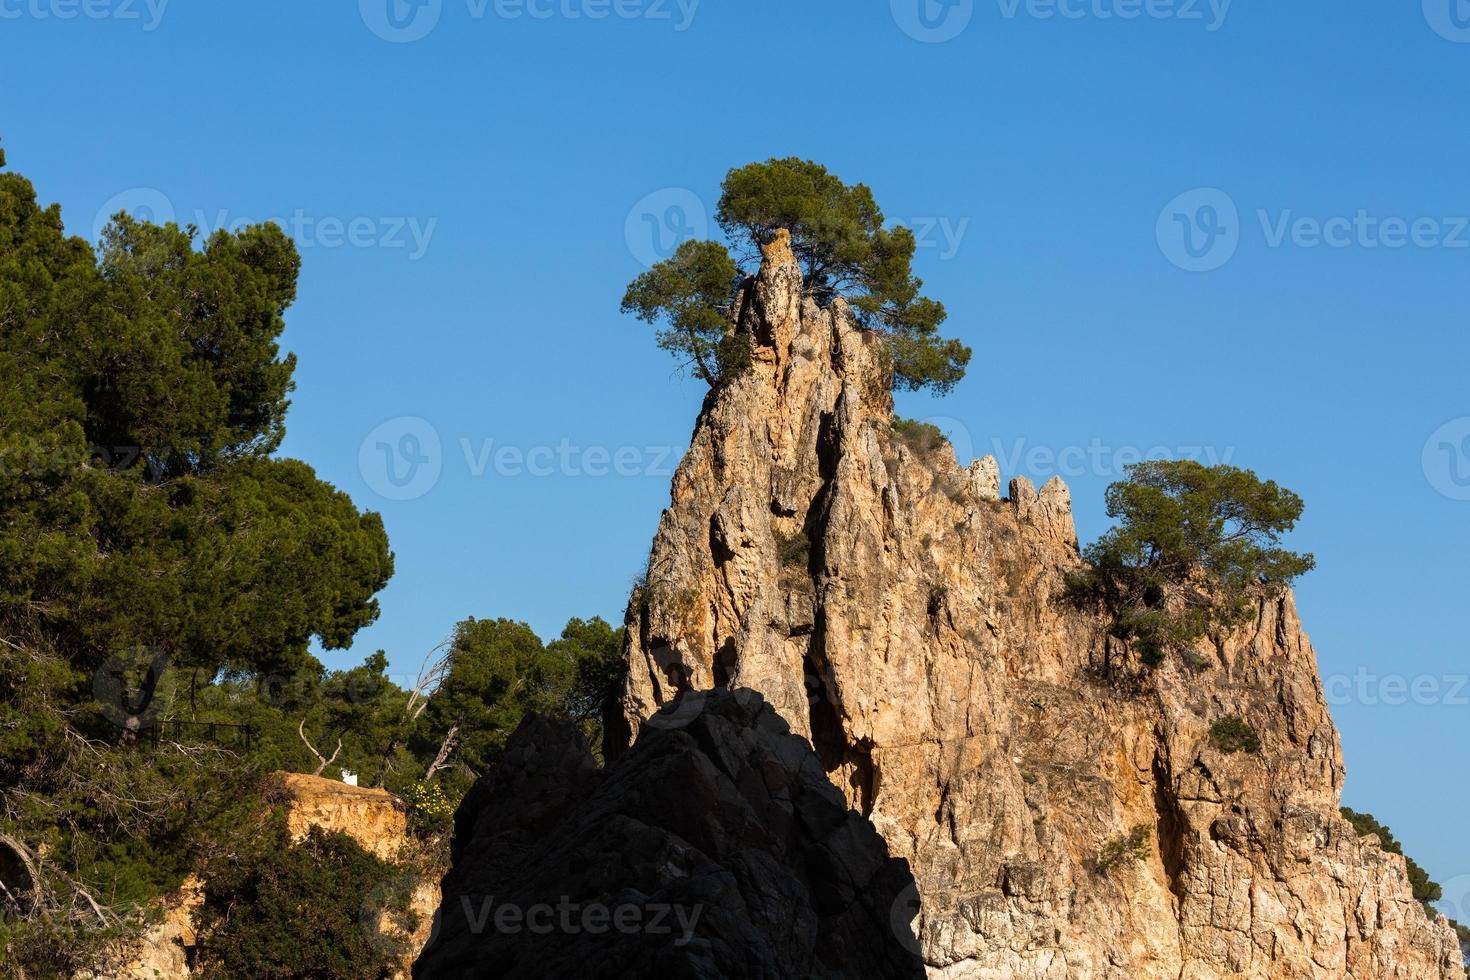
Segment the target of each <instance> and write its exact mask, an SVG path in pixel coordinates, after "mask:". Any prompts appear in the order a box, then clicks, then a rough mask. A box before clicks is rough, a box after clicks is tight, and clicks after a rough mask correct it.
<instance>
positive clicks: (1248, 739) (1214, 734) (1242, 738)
mask: <svg viewBox="0 0 1470 980" xmlns="http://www.w3.org/2000/svg"><path fill="white" fill-rule="evenodd" d="M1210 744H1212V745H1214V746H1215V748H1217V749H1219V750H1220V751H1221V752H1224V753H1225V754H1226V755H1234V754H1235V753H1237V752H1245V753H1251V754H1253V753H1256V752H1259V751H1261V736H1260V735H1258V734H1257V733H1256V730H1255V729H1254V728H1252V727H1251V726H1250V724H1249V723H1247V722H1246V720H1245V719H1244V718H1241V717H1240V716H1238V715H1226V716H1225V717H1224V718H1221V719H1219V720H1217V721H1216V722H1215V723H1214V724H1213V725H1211V726H1210Z"/></svg>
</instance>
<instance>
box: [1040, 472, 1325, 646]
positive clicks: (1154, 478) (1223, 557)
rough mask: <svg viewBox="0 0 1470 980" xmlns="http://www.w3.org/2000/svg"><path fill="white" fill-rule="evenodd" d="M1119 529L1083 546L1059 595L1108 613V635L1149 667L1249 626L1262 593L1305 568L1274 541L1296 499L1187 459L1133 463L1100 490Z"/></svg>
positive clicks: (1294, 515)
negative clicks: (1215, 632) (1079, 562)
mask: <svg viewBox="0 0 1470 980" xmlns="http://www.w3.org/2000/svg"><path fill="white" fill-rule="evenodd" d="M1107 504H1108V516H1109V517H1112V518H1115V519H1117V520H1118V522H1119V523H1118V526H1117V527H1115V528H1113V529H1112V530H1110V531H1108V532H1107V533H1106V534H1104V535H1103V536H1102V537H1101V538H1100V539H1098V540H1097V541H1095V542H1094V543H1092V544H1090V545H1088V546H1087V548H1086V549H1084V552H1083V557H1084V558H1085V559H1086V560H1087V563H1088V567H1087V568H1086V569H1084V570H1082V571H1078V572H1075V573H1073V574H1072V575H1071V576H1069V578H1068V581H1067V590H1068V595H1069V597H1070V598H1071V600H1072V601H1073V602H1075V603H1076V604H1078V605H1080V606H1083V607H1090V608H1099V609H1102V610H1104V611H1106V612H1107V613H1108V614H1109V615H1110V617H1111V620H1112V622H1111V627H1110V629H1111V632H1112V634H1113V636H1115V637H1117V638H1118V639H1120V640H1124V641H1128V642H1131V643H1132V644H1133V646H1134V647H1135V648H1136V649H1137V650H1138V652H1139V655H1140V657H1141V658H1142V659H1143V661H1144V662H1145V663H1146V664H1149V665H1157V664H1159V663H1160V662H1161V661H1162V660H1163V658H1164V656H1165V655H1166V654H1168V653H1170V652H1174V651H1182V650H1186V649H1188V648H1189V647H1190V646H1191V645H1192V644H1194V643H1195V642H1196V641H1197V640H1199V639H1201V638H1202V637H1204V636H1205V635H1206V634H1207V633H1209V632H1210V631H1211V630H1212V629H1216V628H1230V627H1233V626H1238V625H1240V624H1242V623H1245V622H1248V621H1249V620H1250V619H1251V618H1252V617H1253V616H1254V615H1255V605H1256V602H1257V601H1258V600H1259V599H1260V597H1261V596H1262V595H1263V594H1264V592H1265V591H1266V590H1268V589H1270V588H1273V587H1279V586H1282V585H1286V584H1289V583H1290V582H1292V581H1293V580H1295V579H1296V578H1298V577H1299V576H1301V575H1303V574H1305V573H1306V572H1308V571H1310V570H1311V569H1312V567H1313V565H1314V564H1315V562H1314V559H1313V558H1312V556H1311V555H1306V554H1298V553H1296V552H1293V551H1288V550H1286V549H1285V548H1281V547H1278V542H1279V541H1280V539H1281V537H1282V535H1284V534H1286V533H1287V532H1289V531H1290V530H1292V528H1294V527H1295V526H1296V521H1297V519H1298V518H1299V517H1300V516H1301V512H1302V501H1301V498H1300V497H1298V496H1297V495H1296V494H1294V493H1292V492H1291V491H1290V490H1286V489H1284V488H1282V487H1279V486H1277V485H1276V484H1275V483H1274V482H1272V481H1269V480H1261V479H1260V478H1258V477H1257V476H1256V475H1255V474H1254V473H1252V472H1251V471H1249V470H1243V469H1238V468H1236V467H1233V466H1212V467H1207V466H1204V465H1202V464H1200V463H1197V462H1194V461H1192V460H1178V461H1157V462H1147V463H1139V464H1137V465H1135V466H1132V467H1130V468H1129V470H1128V479H1126V480H1123V481H1120V482H1118V483H1114V484H1113V485H1112V486H1111V487H1109V488H1108V495H1107Z"/></svg>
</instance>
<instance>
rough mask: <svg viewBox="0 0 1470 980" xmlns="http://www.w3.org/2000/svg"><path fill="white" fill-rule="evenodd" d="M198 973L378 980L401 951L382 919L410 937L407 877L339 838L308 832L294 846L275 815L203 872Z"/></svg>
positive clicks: (214, 977)
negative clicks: (242, 844) (384, 916)
mask: <svg viewBox="0 0 1470 980" xmlns="http://www.w3.org/2000/svg"><path fill="white" fill-rule="evenodd" d="M202 877H203V878H204V881H205V886H204V904H203V905H202V906H201V907H200V908H199V910H198V911H197V912H196V913H195V922H196V924H197V925H198V927H199V946H198V950H199V967H200V969H199V973H200V976H202V977H204V978H206V980H225V978H233V977H258V978H274V980H287V978H294V977H317V978H321V980H380V978H384V977H388V976H391V975H392V974H393V972H394V970H395V969H396V968H397V966H398V964H399V963H400V962H401V958H402V957H403V955H404V954H405V952H406V944H405V943H404V942H403V940H402V939H400V938H398V937H396V936H394V935H391V934H389V933H386V932H384V931H382V930H381V929H380V922H379V919H378V916H379V913H380V912H387V913H388V914H389V916H390V918H391V919H392V920H393V924H394V925H396V926H398V927H399V928H401V929H403V930H404V931H409V930H411V929H412V926H413V922H412V918H413V914H412V913H411V912H410V911H409V910H408V900H409V894H408V893H409V888H410V882H411V880H412V879H411V877H410V876H408V875H406V874H404V873H403V872H402V871H401V870H400V869H399V868H397V867H395V866H394V865H392V864H389V863H388V862H386V861H383V860H381V859H379V858H378V857H376V856H374V855H373V854H370V853H369V852H368V851H366V850H364V849H363V847H362V845H360V844H358V843H357V841H355V840H353V839H352V838H351V837H349V836H347V835H346V834H343V833H340V832H335V831H332V832H328V831H323V830H321V829H320V828H317V827H313V828H312V829H311V830H310V831H309V832H308V833H307V835H306V837H304V838H303V839H302V840H301V841H299V842H297V843H292V841H291V836H290V834H289V833H288V832H287V830H286V821H285V817H284V815H283V814H282V813H281V812H280V811H277V812H276V813H274V814H273V815H272V816H271V817H270V818H269V819H268V820H267V821H265V822H264V824H263V825H262V826H261V827H260V828H259V829H258V832H257V833H256V834H255V835H254V836H253V838H252V839H251V840H250V841H248V842H247V846H246V847H245V848H244V849H243V850H242V851H241V852H236V853H232V854H228V855H221V856H220V858H219V859H217V860H215V861H213V862H211V863H210V865H209V866H208V867H206V869H205V871H204V873H203V875H202Z"/></svg>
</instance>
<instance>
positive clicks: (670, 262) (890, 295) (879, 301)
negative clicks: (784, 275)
mask: <svg viewBox="0 0 1470 980" xmlns="http://www.w3.org/2000/svg"><path fill="white" fill-rule="evenodd" d="M715 217H716V220H717V221H718V222H719V225H720V227H721V229H722V230H723V231H724V232H725V235H726V237H727V238H728V240H729V241H730V242H731V243H732V244H733V246H734V247H735V249H736V251H737V253H738V254H739V260H738V261H737V259H736V258H734V257H732V256H731V255H730V252H729V251H728V250H727V249H726V248H725V247H724V246H723V245H720V244H717V243H715V242H699V241H688V242H685V243H683V244H682V245H681V246H680V247H679V248H678V250H677V251H676V252H675V253H674V255H673V256H672V257H671V258H669V259H667V260H665V261H663V262H660V263H658V264H657V265H655V266H654V267H653V268H652V269H650V270H649V271H648V272H645V273H644V274H643V275H641V276H639V277H638V278H637V279H635V280H634V281H633V282H632V283H631V284H630V285H629V287H628V290H627V293H626V294H625V295H624V297H623V311H624V312H625V313H635V314H637V316H638V317H639V318H640V319H642V320H646V321H648V322H649V323H657V322H659V321H664V322H665V323H667V325H668V326H667V328H666V329H663V330H661V331H660V332H659V333H658V335H657V337H658V344H659V346H660V347H663V348H664V349H665V350H668V351H671V352H673V353H675V354H676V355H679V356H681V357H683V358H684V359H685V360H686V362H687V363H689V364H690V365H691V366H692V368H693V371H694V374H695V375H696V376H697V377H699V378H701V379H703V380H705V381H707V382H709V383H710V384H711V385H714V384H717V383H718V382H719V381H720V380H721V379H725V378H729V377H731V376H733V374H734V373H737V372H738V371H739V370H742V369H743V368H744V366H745V365H746V364H747V363H748V360H749V346H748V339H747V338H736V337H734V336H733V334H732V333H731V327H730V322H731V321H730V304H731V302H732V300H733V299H734V296H735V290H736V286H737V284H738V280H739V278H740V276H741V275H745V274H749V273H751V272H754V271H755V270H756V268H757V267H758V266H759V262H760V255H761V249H763V248H765V247H766V246H768V245H770V244H771V243H772V242H773V241H775V239H776V236H777V234H778V233H779V232H780V231H782V230H783V229H784V230H786V231H789V232H790V233H791V248H792V251H793V253H794V254H795V256H796V259H797V262H798V263H799V264H800V265H801V271H802V277H803V281H804V283H805V289H806V292H807V294H808V295H810V296H813V297H814V298H816V299H817V300H818V301H820V302H828V301H830V300H832V299H833V298H835V297H837V296H842V297H845V298H846V299H847V300H848V302H849V303H850V304H851V306H852V310H853V313H854V315H855V316H856V317H857V318H858V321H859V322H860V323H861V324H862V325H863V326H864V327H866V328H868V329H871V330H876V331H879V332H881V333H882V334H883V335H884V336H885V337H886V338H887V340H888V352H889V356H890V365H891V368H892V377H893V383H894V385H895V386H896V387H898V388H904V389H909V390H917V389H920V388H928V389H931V390H933V391H936V392H938V393H940V394H945V393H947V392H949V391H950V389H952V388H953V387H954V386H955V385H956V384H957V383H958V382H959V381H960V379H961V378H963V377H964V376H965V367H966V365H968V364H969V361H970V348H968V347H966V346H965V345H964V344H962V343H960V342H959V341H958V340H952V339H946V338H944V337H941V336H940V335H939V327H940V325H941V324H943V323H944V321H945V318H946V313H945V310H944V305H943V304H942V303H939V302H937V301H936V300H933V299H930V298H928V297H926V296H924V295H922V294H921V292H920V290H922V289H923V286H924V283H923V281H922V280H920V279H917V278H915V277H914V274H913V258H914V251H915V248H916V247H917V242H916V240H915V238H914V234H913V232H912V231H910V230H909V229H908V228H905V227H903V226H901V225H900V226H896V227H894V228H891V229H890V228H885V227H884V219H883V212H882V211H880V210H879V209H878V205H877V202H876V201H874V199H873V192H872V191H871V190H869V189H868V188H867V187H866V186H864V185H863V184H852V185H849V184H846V183H843V181H842V180H840V179H839V178H838V177H837V176H836V175H834V174H832V173H829V172H828V170H827V168H826V167H823V166H821V165H820V164H817V163H813V162H811V161H810V160H801V159H798V158H796V157H787V158H785V159H773V160H767V161H766V162H765V163H752V164H749V165H747V166H744V167H739V168H737V169H735V170H731V171H730V172H729V173H728V174H727V175H726V177H725V181H724V185H723V193H722V194H721V197H720V202H719V206H718V208H717V209H716V214H715Z"/></svg>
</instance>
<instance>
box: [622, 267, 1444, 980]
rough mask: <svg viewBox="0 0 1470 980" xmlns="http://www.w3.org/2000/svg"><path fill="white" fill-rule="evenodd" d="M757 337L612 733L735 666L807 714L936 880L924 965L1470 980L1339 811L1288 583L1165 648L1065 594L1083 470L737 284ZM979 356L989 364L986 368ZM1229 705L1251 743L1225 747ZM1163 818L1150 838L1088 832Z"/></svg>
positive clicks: (965, 971) (721, 418) (839, 330)
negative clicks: (1255, 611) (987, 428)
mask: <svg viewBox="0 0 1470 980" xmlns="http://www.w3.org/2000/svg"><path fill="white" fill-rule="evenodd" d="M738 329H740V330H741V331H744V332H745V333H747V334H749V335H750V337H751V338H752V341H753V344H754V347H755V363H754V367H753V369H752V370H751V371H750V372H749V373H748V374H746V375H744V376H742V377H741V378H739V379H737V380H735V381H734V382H732V383H730V384H728V385H727V386H725V387H724V388H722V389H721V390H719V391H717V392H715V393H713V394H712V395H711V397H710V398H709V400H708V401H707V402H706V405H705V408H704V411H703V413H702V414H701V416H700V419H699V422H698V424H697V426H696V429H695V433H694V437H693V440H692V444H691V446H690V449H689V452H688V454H687V455H686V457H685V458H684V461H683V463H682V464H681V466H680V467H679V470H678V472H677V474H676V475H675V477H674V481H673V492H672V502H671V504H670V506H669V508H668V510H667V511H666V512H665V513H664V515H663V518H662V521H661V523H660V525H659V529H658V532H657V536H656V537H655V540H654V542H653V549H652V553H651V558H650V561H649V567H648V579H647V585H646V586H644V587H642V588H640V590H639V591H638V592H637V593H636V594H635V595H634V597H633V600H632V602H631V604H630V607H629V613H628V620H627V622H628V626H629V631H628V636H629V646H628V650H627V655H628V661H629V678H628V682H627V688H626V692H625V696H624V698H623V702H622V705H621V711H620V712H618V713H617V715H616V717H615V718H614V719H613V721H614V722H616V723H617V724H614V725H613V726H612V727H613V729H614V737H613V739H612V741H614V742H616V741H618V740H619V733H618V732H617V729H618V727H619V725H620V726H621V728H622V730H621V733H620V735H621V738H622V739H625V740H626V739H630V738H631V737H632V736H633V735H634V734H635V733H637V732H638V731H639V730H640V729H641V728H642V727H643V726H644V725H645V724H646V719H648V718H649V717H650V716H651V715H653V714H654V712H656V711H658V710H659V709H660V707H661V706H664V705H666V704H668V703H669V702H670V701H672V700H673V699H674V698H675V697H676V695H677V694H678V692H680V691H681V690H689V689H692V690H706V689H710V688H715V687H748V688H754V689H756V690H759V691H761V692H763V693H764V694H765V696H766V698H767V699H768V700H769V701H770V702H771V703H772V704H773V705H774V706H775V708H776V709H777V710H778V711H779V713H780V714H781V716H782V717H783V718H785V719H786V720H787V721H788V722H789V723H790V724H791V726H792V727H793V729H795V730H796V731H798V732H800V733H801V734H802V735H804V736H807V737H808V738H810V739H811V741H812V743H813V745H814V746H815V748H816V751H817V753H818V754H819V756H820V758H821V760H822V763H823V766H824V768H825V769H826V770H827V772H828V773H829V774H830V776H831V778H832V779H833V781H834V782H836V783H837V785H838V786H840V787H841V788H842V791H843V792H844V793H845V795H846V798H847V801H848V803H849V804H850V805H851V806H852V807H853V808H855V809H857V810H858V811H860V812H861V813H863V814H864V815H866V816H868V817H870V818H871V819H872V821H873V823H874V824H875V825H876V827H877V828H878V830H879V832H880V833H881V834H882V835H883V837H884V838H885V839H886V841H887V842H888V845H889V848H890V849H891V851H892V852H893V853H894V854H895V855H898V856H901V857H904V858H907V859H908V860H909V861H910V862H911V864H912V867H913V869H914V873H915V876H916V878H917V879H918V886H919V891H920V893H921V896H922V900H923V910H922V913H921V915H920V919H919V922H918V926H919V931H920V937H921V944H922V950H923V955H924V958H925V960H926V962H927V965H928V970H929V974H930V976H932V977H945V978H962V977H975V978H980V977H985V978H1002V977H1005V978H1009V977H1023V978H1046V980H1063V978H1117V980H1139V978H1156V977H1157V978H1164V977H1167V978H1170V980H1211V978H1278V977H1279V978H1286V977H1291V978H1296V977H1301V978H1313V980H1327V978H1342V977H1352V978H1356V980H1376V978H1397V980H1426V978H1431V980H1432V978H1442V980H1451V978H1454V980H1461V977H1462V974H1461V970H1460V966H1459V952H1458V948H1457V947H1456V944H1455V942H1454V938H1453V935H1452V934H1451V933H1450V932H1449V931H1448V929H1447V928H1446V927H1445V926H1444V925H1443V923H1442V922H1431V921H1430V920H1429V919H1428V918H1427V917H1426V915H1425V913H1424V912H1423V911H1422V910H1421V908H1420V907H1419V906H1418V905H1417V903H1415V902H1414V900H1413V898H1412V897H1411V893H1410V889H1409V884H1408V881H1407V878H1406V875H1405V872H1404V867H1403V861H1402V859H1400V858H1398V857H1395V856H1392V855H1389V854H1385V853H1384V852H1382V851H1381V850H1380V849H1379V848H1378V847H1377V846H1376V841H1375V840H1374V839H1371V838H1370V839H1365V840H1359V839H1357V838H1356V836H1355V835H1354V833H1353V831H1352V829H1351V827H1350V826H1349V825H1348V824H1347V823H1346V822H1344V821H1343V820H1342V819H1340V817H1339V815H1338V800H1339V794H1340V791H1341V788H1342V784H1343V778H1344V768H1343V762H1342V755H1341V751H1340V746H1339V742H1338V736H1337V732H1336V730H1335V728H1334V727H1333V724H1332V720H1331V718H1330V717H1329V714H1328V710H1327V705H1326V703H1325V700H1324V698H1323V695H1322V690H1321V685H1320V682H1319V680H1318V675H1317V666H1316V657H1315V654H1314V652H1313V650H1312V648H1311V645H1310V644H1309V642H1308V640H1307V637H1306V636H1305V634H1304V633H1303V631H1302V628H1301V625H1300V623H1299V621H1298V619H1297V614H1296V610H1295V607H1294V604H1293V601H1292V598H1291V596H1290V595H1289V594H1282V595H1280V596H1277V597H1275V598H1272V599H1270V600H1269V601H1264V602H1262V604H1261V606H1260V609H1259V616H1258V617H1257V619H1256V621H1255V622H1254V623H1253V624H1252V625H1251V626H1249V627H1248V628H1245V629H1242V630H1240V631H1239V632H1237V633H1236V634H1235V635H1233V636H1230V637H1228V638H1224V639H1222V640H1220V641H1219V642H1217V643H1214V644H1213V645H1211V646H1209V647H1208V648H1204V649H1201V650H1199V651H1197V652H1196V654H1195V655H1193V656H1191V657H1186V658H1178V659H1173V660H1171V661H1169V662H1168V663H1166V664H1165V665H1164V666H1163V667H1161V668H1160V669H1158V670H1156V671H1151V672H1146V671H1141V670H1139V669H1137V664H1136V661H1134V660H1133V659H1132V658H1131V657H1130V656H1129V655H1128V654H1127V652H1126V651H1124V650H1121V649H1118V648H1117V646H1116V644H1115V643H1114V642H1113V641H1110V640H1109V639H1108V638H1107V636H1106V634H1105V629H1104V626H1105V624H1104V623H1103V622H1102V621H1101V620H1100V619H1098V618H1096V617H1093V616H1089V615H1085V614H1082V613H1079V612H1077V611H1075V610H1072V609H1069V608H1067V607H1066V606H1064V605H1063V604H1060V603H1058V602H1056V601H1055V598H1054V597H1055V595H1056V593H1057V592H1058V590H1059V589H1060V587H1061V586H1062V583H1063V577H1064V575H1065V573H1066V572H1067V571H1068V570H1069V569H1071V568H1074V567H1076V566H1077V564H1078V562H1079V558H1078V550H1077V541H1076V532H1075V529H1074V526H1073V523H1072V516H1071V504H1070V498H1069V494H1068V491H1067V488H1066V486H1065V485H1064V484H1062V483H1061V481H1060V480H1052V481H1051V482H1048V483H1047V484H1046V485H1045V486H1043V487H1042V488H1041V489H1040V490H1038V489H1037V488H1036V487H1035V486H1034V484H1033V483H1032V482H1031V481H1030V480H1028V479H1026V478H1025V477H1024V476H1017V477H1016V479H1013V480H1012V481H1011V483H1010V488H1009V496H1008V498H1007V499H1001V497H1000V493H999V487H1000V474H999V470H998V467H997V466H996V464H995V462H994V460H991V459H987V460H982V461H977V462H976V463H974V464H972V465H971V466H969V468H968V470H966V469H962V468H961V467H960V465H959V463H958V462H957V461H956V460H955V459H954V458H953V454H952V453H951V452H950V451H949V450H948V449H947V448H941V449H939V450H937V451H923V450H922V449H915V448H910V446H909V445H908V444H906V443H905V441H904V440H903V439H901V438H899V437H898V436H897V435H896V434H895V433H894V431H893V429H892V401H891V397H890V394H889V390H888V386H887V384H886V381H885V378H884V373H883V369H882V363H883V358H882V348H881V345H880V341H879V340H878V339H877V338H876V337H875V336H873V335H872V334H870V333H868V332H865V331H863V330H861V329H859V328H858V327H857V326H856V325H855V323H854V321H853V319H852V317H851V315H850V313H849V311H848V309H847V307H846V306H845V305H844V304H843V303H842V302H841V301H840V300H839V301H837V302H835V303H833V304H832V305H831V306H830V307H826V308H819V307H818V306H817V305H816V304H815V303H814V302H812V301H811V300H810V299H808V298H804V297H803V296H802V283H801V275H800V271H799V269H798V267H797V265H796V264H795V262H794V260H793V259H792V257H791V256H790V253H789V250H782V249H779V248H774V249H772V250H770V251H768V253H767V256H766V262H765V264H764V266H763V268H762V270H761V272H760V275H759V276H758V277H756V278H754V279H753V280H751V281H750V282H749V283H747V285H746V286H745V287H744V290H743V294H742V300H741V303H740V307H739V313H738ZM976 373H978V372H976ZM1226 715H1238V716H1240V717H1242V718H1244V719H1246V720H1247V721H1248V722H1249V723H1250V724H1251V725H1252V726H1254V728H1255V729H1256V730H1257V732H1259V734H1260V736H1261V740H1262V748H1261V751H1260V752H1259V753H1255V754H1246V753H1238V754H1234V755H1227V754H1224V753H1223V752H1221V751H1220V750H1219V749H1217V748H1215V747H1214V746H1213V745H1212V744H1211V741H1210V739H1209V734H1208V733H1209V728H1210V726H1211V724H1212V723H1213V722H1214V721H1216V720H1218V719H1220V718H1222V717H1224V716H1226ZM1140 826H1143V827H1146V828H1147V834H1146V837H1145V840H1144V846H1143V850H1144V851H1146V854H1145V855H1143V856H1141V857H1140V859H1138V860H1128V861H1125V862H1123V863H1121V864H1119V865H1117V866H1115V867H1112V868H1110V869H1107V870H1106V871H1103V870H1099V868H1098V867H1097V863H1098V862H1097V858H1098V856H1099V854H1100V853H1102V852H1103V850H1104V849H1105V848H1106V847H1107V846H1108V845H1109V843H1110V842H1116V841H1119V840H1123V839H1126V837H1127V835H1128V834H1129V832H1130V831H1131V830H1132V829H1133V828H1135V827H1140Z"/></svg>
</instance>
